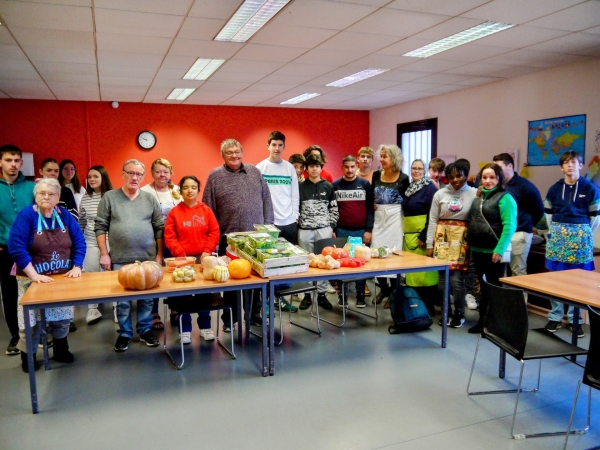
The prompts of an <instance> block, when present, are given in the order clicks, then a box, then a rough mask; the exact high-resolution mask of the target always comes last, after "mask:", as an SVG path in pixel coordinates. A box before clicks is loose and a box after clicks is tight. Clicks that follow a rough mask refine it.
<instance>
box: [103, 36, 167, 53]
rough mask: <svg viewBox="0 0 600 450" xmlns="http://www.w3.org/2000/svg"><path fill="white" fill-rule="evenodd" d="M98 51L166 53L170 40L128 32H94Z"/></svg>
mask: <svg viewBox="0 0 600 450" xmlns="http://www.w3.org/2000/svg"><path fill="white" fill-rule="evenodd" d="M96 42H97V43H98V51H108V52H129V53H154V54H158V55H166V53H167V51H168V50H169V46H170V45H171V42H172V40H171V39H170V38H165V37H156V36H133V35H128V34H114V33H102V32H98V33H96Z"/></svg>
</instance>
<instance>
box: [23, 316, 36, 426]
mask: <svg viewBox="0 0 600 450" xmlns="http://www.w3.org/2000/svg"><path fill="white" fill-rule="evenodd" d="M23 318H24V319H23V320H24V322H25V342H26V345H27V367H28V368H29V390H30V391H31V412H33V414H37V413H38V398H37V386H36V383H35V364H33V355H34V353H35V350H34V348H33V337H32V336H31V323H29V307H28V306H23Z"/></svg>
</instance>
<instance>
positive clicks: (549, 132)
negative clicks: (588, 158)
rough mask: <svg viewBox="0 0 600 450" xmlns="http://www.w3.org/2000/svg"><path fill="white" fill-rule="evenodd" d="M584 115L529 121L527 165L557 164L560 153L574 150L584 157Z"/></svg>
mask: <svg viewBox="0 0 600 450" xmlns="http://www.w3.org/2000/svg"><path fill="white" fill-rule="evenodd" d="M585 118H586V115H585V114H582V115H579V116H567V117H556V118H554V119H543V120H533V121H531V122H529V132H528V137H529V139H528V143H527V165H528V166H558V165H559V160H560V155H562V154H563V153H564V152H566V151H570V150H573V151H576V152H577V153H579V154H580V155H581V157H582V158H583V159H585Z"/></svg>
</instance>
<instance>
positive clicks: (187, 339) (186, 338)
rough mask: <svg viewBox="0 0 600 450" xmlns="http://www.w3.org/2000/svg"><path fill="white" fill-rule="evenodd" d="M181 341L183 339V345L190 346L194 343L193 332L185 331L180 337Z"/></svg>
mask: <svg viewBox="0 0 600 450" xmlns="http://www.w3.org/2000/svg"><path fill="white" fill-rule="evenodd" d="M179 339H181V343H182V344H183V345H188V344H191V343H192V332H191V331H184V332H183V333H181V334H180V335H179Z"/></svg>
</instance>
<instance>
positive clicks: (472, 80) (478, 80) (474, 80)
mask: <svg viewBox="0 0 600 450" xmlns="http://www.w3.org/2000/svg"><path fill="white" fill-rule="evenodd" d="M503 79H504V78H502V77H468V78H463V79H462V80H460V81H457V82H455V83H454V84H459V85H462V86H478V85H480V84H485V83H493V82H495V81H500V80H503Z"/></svg>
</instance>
